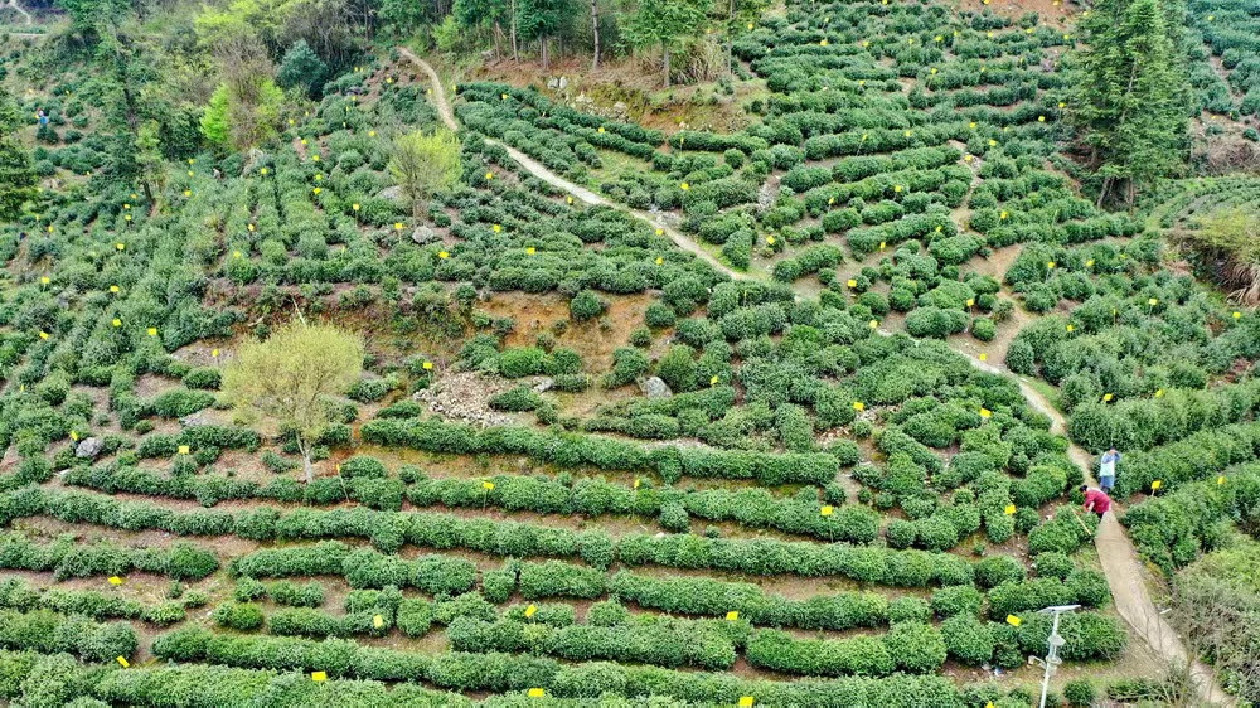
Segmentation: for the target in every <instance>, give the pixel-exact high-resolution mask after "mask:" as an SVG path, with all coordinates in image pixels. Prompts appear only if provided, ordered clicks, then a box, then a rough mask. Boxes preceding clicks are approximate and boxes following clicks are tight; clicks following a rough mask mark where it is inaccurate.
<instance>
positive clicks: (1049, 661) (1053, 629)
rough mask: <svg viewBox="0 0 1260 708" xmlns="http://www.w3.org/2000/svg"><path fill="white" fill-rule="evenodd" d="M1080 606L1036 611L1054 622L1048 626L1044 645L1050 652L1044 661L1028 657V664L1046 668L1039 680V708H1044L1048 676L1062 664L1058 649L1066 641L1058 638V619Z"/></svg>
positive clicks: (1048, 685) (1048, 686)
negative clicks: (1049, 617)
mask: <svg viewBox="0 0 1260 708" xmlns="http://www.w3.org/2000/svg"><path fill="white" fill-rule="evenodd" d="M1078 607H1080V605H1055V606H1054V607H1047V608H1046V609H1044V610H1038V612H1040V613H1041V614H1043V615H1044V614H1050V615H1053V616H1054V622H1053V624H1051V625H1050V637H1049V639H1047V640H1046V643H1047V644H1049V645H1050V651H1048V652H1047V653H1046V658H1045V660H1044V661H1043V660H1041V659H1040V658H1038V657H1035V656H1030V657H1028V663H1030V664H1032V663H1034V662H1035V663H1038V664H1041V665H1043V666H1045V667H1046V674H1045V677H1044V678H1042V679H1041V708H1046V692H1047V691H1049V690H1050V674H1052V673H1054V669H1055V667H1057V666H1058V665H1059V664H1062V663H1063V660H1062V659H1060V658H1059V647H1061V646H1063V645H1064V644H1065V643H1066V641H1067V640H1065V639H1064V638H1063V637H1061V636H1059V617H1060V616H1062V615H1063V613H1065V612H1072V611H1073V610H1075V609H1076V608H1078Z"/></svg>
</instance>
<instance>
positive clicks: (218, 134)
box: [201, 76, 284, 150]
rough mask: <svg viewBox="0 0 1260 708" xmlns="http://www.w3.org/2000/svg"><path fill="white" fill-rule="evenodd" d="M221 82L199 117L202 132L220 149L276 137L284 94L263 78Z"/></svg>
mask: <svg viewBox="0 0 1260 708" xmlns="http://www.w3.org/2000/svg"><path fill="white" fill-rule="evenodd" d="M234 83H235V89H234V88H233V85H234V84H233V83H222V84H219V87H218V88H217V89H215V91H214V94H213V95H211V96H210V103H209V104H207V106H206V110H205V112H204V113H203V114H202V116H201V133H202V135H204V136H205V137H206V140H208V141H210V142H211V143H214V144H215V145H218V146H220V147H231V148H235V149H238V150H243V149H245V148H249V147H252V146H254V145H257V144H258V143H260V142H263V141H265V140H267V139H268V138H271V137H272V136H274V135H275V134H276V124H277V123H278V122H279V119H280V108H281V106H282V104H283V103H284V93H283V92H281V90H280V87H278V86H276V84H275V82H273V81H272V80H271V79H270V78H268V77H266V76H262V77H255V78H253V79H251V80H247V81H238V82H234Z"/></svg>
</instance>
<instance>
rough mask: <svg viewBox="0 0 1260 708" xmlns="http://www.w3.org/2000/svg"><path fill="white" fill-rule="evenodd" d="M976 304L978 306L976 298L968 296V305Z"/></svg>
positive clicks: (973, 305)
mask: <svg viewBox="0 0 1260 708" xmlns="http://www.w3.org/2000/svg"><path fill="white" fill-rule="evenodd" d="M975 306H976V299H975V298H974V297H972V298H967V307H975Z"/></svg>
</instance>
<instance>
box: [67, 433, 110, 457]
mask: <svg viewBox="0 0 1260 708" xmlns="http://www.w3.org/2000/svg"><path fill="white" fill-rule="evenodd" d="M104 447H105V441H103V440H101V439H100V438H84V439H83V440H81V441H79V446H78V447H76V448H75V449H74V456H75V457H86V458H88V459H91V460H94V459H96V456H97V455H99V454H101V449H102V448H104Z"/></svg>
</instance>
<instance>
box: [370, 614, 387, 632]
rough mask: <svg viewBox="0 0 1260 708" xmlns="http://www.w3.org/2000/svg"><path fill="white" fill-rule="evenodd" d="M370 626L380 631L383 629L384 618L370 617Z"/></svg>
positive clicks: (378, 616)
mask: <svg viewBox="0 0 1260 708" xmlns="http://www.w3.org/2000/svg"><path fill="white" fill-rule="evenodd" d="M372 626H373V627H376V628H377V629H380V628H381V627H384V626H385V618H384V617H382V616H380V615H374V616H373V617H372Z"/></svg>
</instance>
